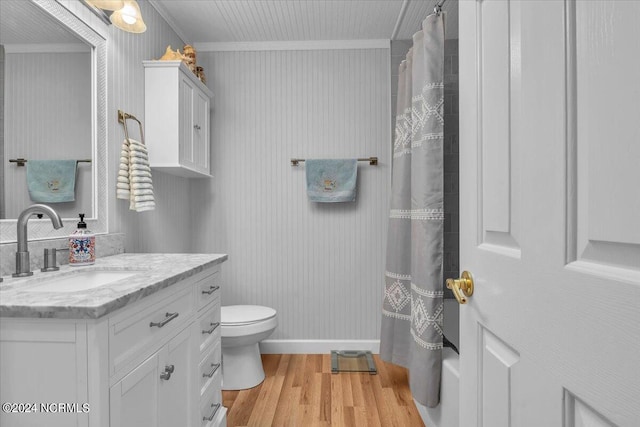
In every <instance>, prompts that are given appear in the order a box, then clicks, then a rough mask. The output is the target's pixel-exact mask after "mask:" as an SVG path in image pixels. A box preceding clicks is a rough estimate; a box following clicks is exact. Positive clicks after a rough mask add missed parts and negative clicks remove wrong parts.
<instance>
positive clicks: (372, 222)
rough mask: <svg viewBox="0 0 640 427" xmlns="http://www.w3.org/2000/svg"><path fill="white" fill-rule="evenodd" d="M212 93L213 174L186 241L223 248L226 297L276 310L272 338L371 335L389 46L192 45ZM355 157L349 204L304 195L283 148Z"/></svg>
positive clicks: (200, 187)
mask: <svg viewBox="0 0 640 427" xmlns="http://www.w3.org/2000/svg"><path fill="white" fill-rule="evenodd" d="M198 62H199V63H202V65H204V67H205V71H206V73H207V76H208V85H209V87H211V88H212V89H213V91H214V93H215V94H216V99H215V102H214V110H213V116H212V119H213V120H212V150H211V151H212V167H213V175H214V178H213V179H212V180H208V181H193V182H192V185H191V200H192V203H194V205H193V210H192V213H193V218H192V224H193V226H194V230H195V231H196V233H195V234H194V243H195V244H196V245H197V247H198V248H199V249H200V250H202V251H212V252H226V253H228V254H229V260H228V261H227V262H226V263H225V265H224V268H223V284H224V286H223V294H222V297H223V301H224V304H225V305H228V304H262V305H267V306H270V307H273V308H275V309H276V310H277V311H278V316H279V326H278V328H277V330H276V332H275V333H274V334H273V335H272V337H271V338H272V339H276V340H277V339H281V340H294V341H295V340H324V339H326V340H341V339H344V340H376V339H378V337H379V330H380V307H381V303H382V302H381V301H382V291H383V277H384V264H385V262H384V260H385V245H386V227H387V216H388V193H389V158H390V156H389V152H390V120H389V115H390V114H391V113H390V108H389V67H390V64H389V50H388V49H356V50H313V51H311V50H309V51H302V50H290V51H261V52H255V51H253V52H251V51H249V52H209V53H203V52H200V53H199V56H198ZM368 156H378V157H379V159H380V164H379V165H378V166H370V165H369V164H368V163H363V162H361V163H359V169H358V195H357V202H355V203H337V204H318V203H311V202H309V201H308V200H307V195H306V192H305V170H304V165H300V166H298V167H293V166H291V162H290V159H291V158H292V157H301V158H344V157H368Z"/></svg>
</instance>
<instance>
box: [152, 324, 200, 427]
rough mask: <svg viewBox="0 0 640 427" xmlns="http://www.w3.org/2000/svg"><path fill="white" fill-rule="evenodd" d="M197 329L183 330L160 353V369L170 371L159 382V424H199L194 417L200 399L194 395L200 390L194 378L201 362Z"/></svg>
mask: <svg viewBox="0 0 640 427" xmlns="http://www.w3.org/2000/svg"><path fill="white" fill-rule="evenodd" d="M195 328H196V327H195V325H194V326H190V327H188V328H186V329H185V330H184V331H182V332H180V333H179V334H178V335H177V336H176V337H175V338H173V339H172V340H171V341H169V343H168V344H167V345H166V346H165V347H164V349H163V351H162V352H161V353H160V366H161V368H162V369H164V370H165V371H166V370H168V371H170V372H169V373H168V374H167V373H165V375H164V376H163V378H162V379H161V380H160V384H159V387H160V390H159V396H158V397H159V399H160V403H159V410H160V417H159V424H158V425H159V426H160V427H174V426H189V425H196V424H195V423H196V421H197V420H195V419H194V416H195V415H196V413H197V411H198V407H197V403H198V402H197V401H196V399H194V396H199V395H200V393H199V390H198V385H197V384H198V383H197V382H196V377H195V375H196V366H197V363H198V360H197V359H198V354H196V349H197V348H198V345H197V343H195V342H194V332H197V330H196V329H195Z"/></svg>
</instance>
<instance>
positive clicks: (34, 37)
mask: <svg viewBox="0 0 640 427" xmlns="http://www.w3.org/2000/svg"><path fill="white" fill-rule="evenodd" d="M75 43H83V42H82V41H81V40H80V39H78V38H77V37H76V36H75V35H74V34H73V33H71V32H69V31H68V30H67V29H65V28H64V26H62V25H60V23H58V21H56V20H55V19H54V18H52V17H51V16H50V15H49V14H47V13H45V12H43V11H42V9H41V8H40V7H38V6H36V5H35V4H33V3H32V2H30V1H24V0H0V44H3V45H11V44H75Z"/></svg>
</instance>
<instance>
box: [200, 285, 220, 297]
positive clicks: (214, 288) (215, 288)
mask: <svg viewBox="0 0 640 427" xmlns="http://www.w3.org/2000/svg"><path fill="white" fill-rule="evenodd" d="M218 289H220V286H209V290H208V291H202V293H203V294H207V295H211V294H212V293H214V292H215V291H217V290H218Z"/></svg>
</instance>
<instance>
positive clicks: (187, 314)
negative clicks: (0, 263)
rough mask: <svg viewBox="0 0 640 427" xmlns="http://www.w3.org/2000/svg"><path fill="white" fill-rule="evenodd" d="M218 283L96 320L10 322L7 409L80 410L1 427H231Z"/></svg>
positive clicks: (197, 283) (6, 327)
mask: <svg viewBox="0 0 640 427" xmlns="http://www.w3.org/2000/svg"><path fill="white" fill-rule="evenodd" d="M219 277H220V273H219V266H215V267H211V268H208V269H205V270H204V271H202V272H200V273H198V274H196V275H194V276H191V277H189V278H187V279H185V280H183V281H182V282H180V283H176V284H174V285H172V286H170V287H168V288H166V289H163V290H162V291H159V292H157V293H156V294H154V295H151V296H149V297H147V298H144V299H142V300H140V301H138V302H135V303H133V304H130V305H128V306H126V307H124V308H122V309H120V310H118V311H115V312H113V313H111V314H109V315H107V316H105V317H103V318H100V319H97V320H73V319H70V320H67V319H21V318H3V319H2V322H1V323H0V350H1V354H0V359H1V360H2V363H1V364H0V383H1V384H0V399H1V400H2V402H16V403H20V402H22V403H34V404H40V403H63V404H72V405H76V406H75V407H72V408H67V409H72V410H68V411H67V410H66V411H65V412H64V413H60V411H57V413H42V411H41V410H40V411H38V412H34V413H29V414H25V413H21V412H24V411H23V409H24V408H16V409H17V410H16V412H15V413H11V412H9V413H7V412H2V413H0V425H3V426H4V425H7V426H16V427H23V426H34V427H35V426H43V425H46V426H51V427H57V426H60V427H62V426H64V427H69V426H98V427H130V426H131V427H175V426H181V427H182V426H185V427H188V426H191V427H219V426H226V409H225V408H224V407H222V405H221V402H222V393H221V386H222V376H221V372H222V369H220V367H221V363H222V360H221V357H220V327H219V326H220V284H219ZM176 313H177V314H176ZM151 324H154V325H157V326H151ZM83 404H88V410H83V409H82V408H83V406H82V405H83ZM18 409H20V410H18ZM38 409H40V408H38Z"/></svg>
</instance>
